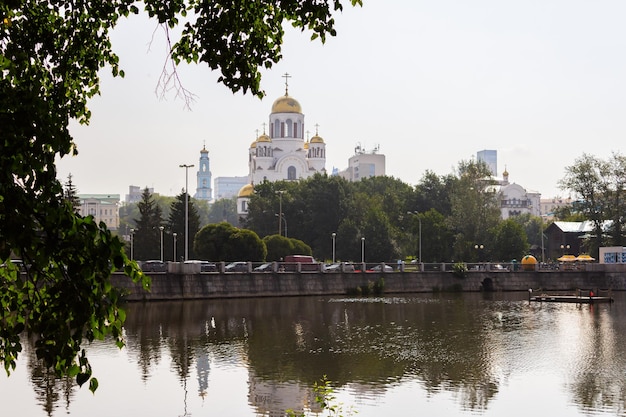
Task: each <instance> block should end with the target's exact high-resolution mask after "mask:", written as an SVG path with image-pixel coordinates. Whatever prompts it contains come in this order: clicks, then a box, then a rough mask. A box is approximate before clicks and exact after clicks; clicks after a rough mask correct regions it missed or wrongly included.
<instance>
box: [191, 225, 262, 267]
mask: <svg viewBox="0 0 626 417" xmlns="http://www.w3.org/2000/svg"><path fill="white" fill-rule="evenodd" d="M194 251H195V253H196V254H197V255H198V256H199V257H200V258H202V259H206V260H211V261H225V262H233V261H242V260H246V261H264V260H265V257H266V255H267V249H266V247H265V244H264V243H263V241H262V240H261V238H259V235H257V234H256V233H255V232H253V231H251V230H247V229H239V228H237V227H234V226H232V225H231V224H230V223H227V222H221V223H214V224H208V225H206V226H204V227H203V228H202V229H201V230H200V231H199V232H198V233H197V234H196V237H195V239H194Z"/></svg>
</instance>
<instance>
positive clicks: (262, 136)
mask: <svg viewBox="0 0 626 417" xmlns="http://www.w3.org/2000/svg"><path fill="white" fill-rule="evenodd" d="M256 141H257V142H271V141H272V139H270V137H269V136H267V135H266V134H265V133H263V134H262V135H261V136H259V138H258V139H257V140H256Z"/></svg>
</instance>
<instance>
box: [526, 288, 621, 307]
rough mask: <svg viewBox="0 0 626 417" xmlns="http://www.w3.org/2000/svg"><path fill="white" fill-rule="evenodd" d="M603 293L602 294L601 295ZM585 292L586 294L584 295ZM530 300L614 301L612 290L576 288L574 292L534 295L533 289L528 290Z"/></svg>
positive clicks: (550, 301)
mask: <svg viewBox="0 0 626 417" xmlns="http://www.w3.org/2000/svg"><path fill="white" fill-rule="evenodd" d="M601 293H603V294H602V295H600V294H601ZM583 294H585V295H583ZM528 301H532V302H538V303H578V304H599V303H612V302H613V301H614V300H613V297H611V290H604V291H600V290H598V291H597V292H593V291H581V290H576V292H575V293H574V294H546V293H543V292H541V293H540V294H538V295H533V290H528Z"/></svg>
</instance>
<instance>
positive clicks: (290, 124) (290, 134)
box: [285, 119, 293, 138]
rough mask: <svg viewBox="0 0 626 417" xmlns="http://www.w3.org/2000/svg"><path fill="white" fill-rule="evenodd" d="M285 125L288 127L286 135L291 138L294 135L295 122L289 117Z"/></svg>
mask: <svg viewBox="0 0 626 417" xmlns="http://www.w3.org/2000/svg"><path fill="white" fill-rule="evenodd" d="M285 125H286V126H285V127H286V128H287V129H286V132H285V133H286V135H285V136H286V137H288V138H291V137H293V122H292V121H291V119H287V121H286V122H285Z"/></svg>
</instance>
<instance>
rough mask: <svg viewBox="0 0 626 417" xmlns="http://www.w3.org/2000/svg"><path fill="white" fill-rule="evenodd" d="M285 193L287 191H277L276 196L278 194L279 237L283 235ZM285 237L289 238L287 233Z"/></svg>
mask: <svg viewBox="0 0 626 417" xmlns="http://www.w3.org/2000/svg"><path fill="white" fill-rule="evenodd" d="M284 193H285V190H278V191H276V194H278V235H279V236H282V235H283V230H282V219H283V194H284ZM285 223H286V222H285ZM285 229H287V227H286V226H285ZM285 237H287V232H286V231H285Z"/></svg>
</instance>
